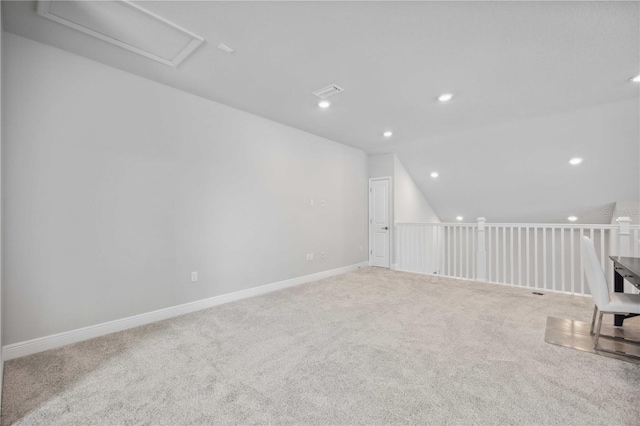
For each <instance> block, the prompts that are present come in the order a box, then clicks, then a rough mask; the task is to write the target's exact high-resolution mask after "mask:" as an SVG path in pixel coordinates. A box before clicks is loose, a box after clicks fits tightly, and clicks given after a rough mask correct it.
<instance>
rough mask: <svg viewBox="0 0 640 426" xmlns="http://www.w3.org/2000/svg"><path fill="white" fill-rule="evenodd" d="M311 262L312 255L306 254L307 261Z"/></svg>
mask: <svg viewBox="0 0 640 426" xmlns="http://www.w3.org/2000/svg"><path fill="white" fill-rule="evenodd" d="M310 260H313V253H307V261H310Z"/></svg>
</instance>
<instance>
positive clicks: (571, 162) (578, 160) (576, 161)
mask: <svg viewBox="0 0 640 426" xmlns="http://www.w3.org/2000/svg"><path fill="white" fill-rule="evenodd" d="M580 163H582V158H578V157H576V158H572V159H571V160H569V164H571V165H572V166H577V165H578V164H580Z"/></svg>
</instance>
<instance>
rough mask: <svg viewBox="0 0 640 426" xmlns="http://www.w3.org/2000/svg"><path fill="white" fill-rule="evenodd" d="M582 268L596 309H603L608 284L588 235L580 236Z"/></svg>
mask: <svg viewBox="0 0 640 426" xmlns="http://www.w3.org/2000/svg"><path fill="white" fill-rule="evenodd" d="M580 246H581V255H582V269H583V270H584V274H585V276H586V277H587V284H588V285H589V290H591V297H593V301H594V302H595V304H596V306H597V307H598V309H600V310H603V308H605V307H606V306H607V305H608V304H609V286H608V285H607V279H606V278H605V276H604V271H603V270H602V268H601V267H600V263H599V262H598V255H596V249H595V247H594V246H593V241H591V239H590V238H589V237H582V241H581V245H580Z"/></svg>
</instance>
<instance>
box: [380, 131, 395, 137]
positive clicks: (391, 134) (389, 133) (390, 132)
mask: <svg viewBox="0 0 640 426" xmlns="http://www.w3.org/2000/svg"><path fill="white" fill-rule="evenodd" d="M382 135H383V136H384V137H385V138H390V137H391V136H393V132H392V131H390V130H387V131H386V132H384V133H383V134H382Z"/></svg>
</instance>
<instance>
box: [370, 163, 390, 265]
mask: <svg viewBox="0 0 640 426" xmlns="http://www.w3.org/2000/svg"><path fill="white" fill-rule="evenodd" d="M376 180H388V181H389V192H388V197H389V199H388V200H387V201H388V205H389V247H388V250H387V253H389V269H394V267H393V266H394V263H393V252H392V248H393V223H394V217H393V178H392V177H391V176H380V177H374V178H369V193H368V197H369V215H368V216H369V217H368V219H367V232H368V234H369V266H371V264H372V262H371V256H372V255H373V254H372V251H373V248H372V246H371V244H372V240H371V234H372V232H371V228H372V225H373V224H372V223H371V221H372V214H371V213H372V211H373V203H372V201H373V200H372V199H371V191H372V189H373V188H372V186H371V183H372V182H373V181H376Z"/></svg>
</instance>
